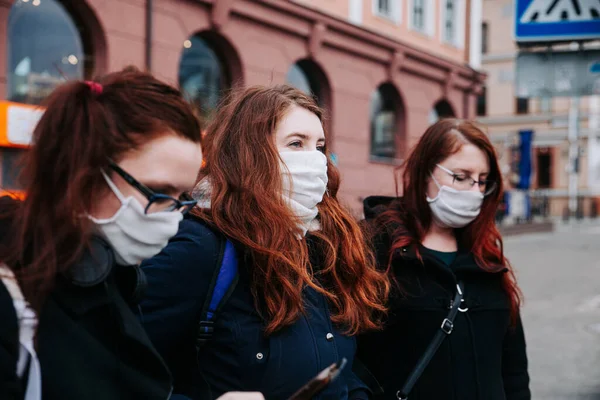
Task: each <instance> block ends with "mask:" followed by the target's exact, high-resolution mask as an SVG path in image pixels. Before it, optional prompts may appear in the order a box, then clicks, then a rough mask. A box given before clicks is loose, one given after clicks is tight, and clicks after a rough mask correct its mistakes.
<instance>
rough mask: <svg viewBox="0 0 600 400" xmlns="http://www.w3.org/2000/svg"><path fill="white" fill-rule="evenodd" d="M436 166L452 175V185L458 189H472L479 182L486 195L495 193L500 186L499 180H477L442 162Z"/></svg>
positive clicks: (482, 191)
mask: <svg viewBox="0 0 600 400" xmlns="http://www.w3.org/2000/svg"><path fill="white" fill-rule="evenodd" d="M436 166H437V167H438V168H439V169H441V170H442V171H444V172H446V173H447V174H448V175H450V176H451V177H452V185H453V186H454V187H455V188H456V189H459V190H471V188H472V187H473V186H475V184H477V185H478V186H479V190H480V191H481V193H483V195H484V196H489V195H490V194H492V193H494V191H495V190H496V188H497V187H498V182H496V181H493V180H490V179H483V180H479V181H477V180H475V179H473V178H471V177H470V176H469V175H467V174H457V173H455V172H453V171H451V170H449V169H448V168H446V167H444V166H442V165H440V164H436Z"/></svg>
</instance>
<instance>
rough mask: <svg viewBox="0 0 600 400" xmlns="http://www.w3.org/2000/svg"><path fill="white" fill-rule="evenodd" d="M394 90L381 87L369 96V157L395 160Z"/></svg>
mask: <svg viewBox="0 0 600 400" xmlns="http://www.w3.org/2000/svg"><path fill="white" fill-rule="evenodd" d="M394 94H395V93H394V88H393V87H391V86H390V85H383V86H381V87H380V88H379V89H377V90H376V91H375V92H373V94H372V95H371V156H372V157H376V158H396V133H397V131H398V121H397V110H396V108H397V103H398V102H397V101H396V98H395V97H396V96H395V95H394Z"/></svg>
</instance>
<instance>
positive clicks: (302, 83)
mask: <svg viewBox="0 0 600 400" xmlns="http://www.w3.org/2000/svg"><path fill="white" fill-rule="evenodd" d="M285 80H286V82H287V83H288V84H289V85H291V86H294V87H295V88H297V89H300V90H302V91H303V92H304V93H306V94H310V95H314V96H317V93H318V92H319V88H318V86H317V85H315V84H314V83H313V82H311V81H310V78H309V76H308V74H307V73H306V72H305V71H304V69H303V68H302V67H300V66H299V65H298V63H296V64H294V65H292V66H291V67H290V69H289V70H288V73H287V76H286V79H285Z"/></svg>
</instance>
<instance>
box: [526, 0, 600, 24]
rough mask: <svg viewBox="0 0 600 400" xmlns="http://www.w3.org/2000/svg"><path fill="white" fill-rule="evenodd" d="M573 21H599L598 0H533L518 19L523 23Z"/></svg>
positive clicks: (599, 2)
mask: <svg viewBox="0 0 600 400" xmlns="http://www.w3.org/2000/svg"><path fill="white" fill-rule="evenodd" d="M574 21H578V22H583V21H598V22H599V23H600V1H598V0H554V1H551V0H534V1H533V2H532V3H531V4H530V5H529V7H527V10H526V11H525V13H523V15H522V16H521V19H520V22H521V23H523V24H527V23H550V22H574Z"/></svg>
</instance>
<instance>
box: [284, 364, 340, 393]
mask: <svg viewBox="0 0 600 400" xmlns="http://www.w3.org/2000/svg"><path fill="white" fill-rule="evenodd" d="M346 363H347V360H346V359H345V358H342V359H341V360H340V361H338V362H337V363H335V364H331V365H330V366H329V367H327V368H325V369H324V370H323V371H321V372H320V373H319V374H318V375H317V376H315V377H314V378H313V379H311V380H310V381H308V382H307V383H306V385H304V386H302V387H301V388H300V389H299V390H298V391H297V392H296V393H294V394H293V395H292V396H291V397H290V398H289V399H288V400H310V399H312V398H313V397H314V396H316V395H318V394H319V393H321V391H323V389H325V388H326V387H327V385H329V384H330V383H331V382H333V381H334V380H335V379H336V378H337V377H338V376H339V375H340V373H341V372H342V370H343V369H344V367H345V366H346Z"/></svg>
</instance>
